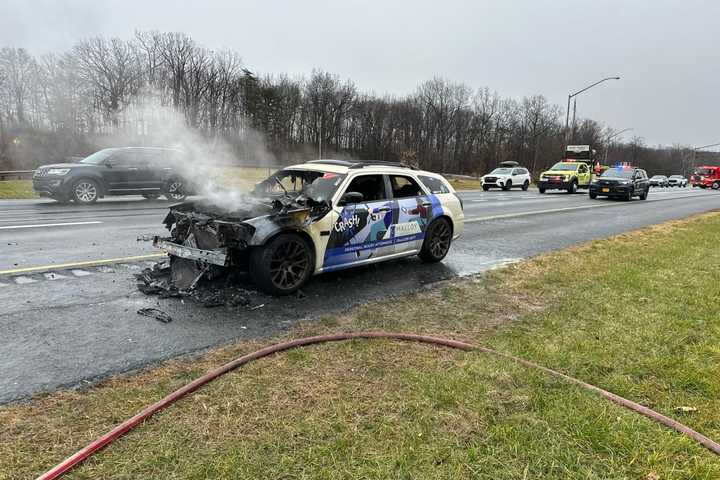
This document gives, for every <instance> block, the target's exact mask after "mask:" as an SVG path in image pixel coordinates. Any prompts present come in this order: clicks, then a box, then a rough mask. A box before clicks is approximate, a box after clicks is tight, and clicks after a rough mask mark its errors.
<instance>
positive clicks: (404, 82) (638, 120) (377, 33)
mask: <svg viewBox="0 0 720 480" xmlns="http://www.w3.org/2000/svg"><path fill="white" fill-rule="evenodd" d="M719 19H720V1H717V0H715V1H699V0H685V1H680V0H676V1H668V0H626V1H614V0H613V1H603V0H594V1H587V0H577V1H570V0H555V1H549V0H492V1H489V0H475V1H461V0H435V1H428V0H396V1H392V0H385V1H379V0H365V1H357V0H335V1H321V0H305V1H301V0H295V1H290V0H288V1H280V0H277V1H276V0H259V1H254V0H204V1H181V0H144V1H137V0H121V1H116V0H61V1H60V0H42V1H41V0H2V2H1V5H0V46H18V47H25V48H28V49H29V50H31V51H32V52H33V53H43V52H46V51H61V50H64V49H67V48H69V47H71V46H72V44H73V43H74V42H75V41H76V40H77V39H79V38H83V37H90V36H94V35H106V36H119V37H122V38H130V37H131V36H132V34H133V32H134V31H135V30H136V29H139V30H151V29H157V30H162V31H181V32H185V33H188V34H190V35H191V36H192V37H193V38H194V39H195V40H196V41H197V42H198V43H200V44H203V45H205V46H206V47H209V48H212V49H233V50H236V51H237V52H239V53H240V55H241V56H242V58H243V60H244V62H245V64H246V65H247V66H248V67H249V68H250V69H254V70H255V71H258V72H260V73H281V72H287V73H290V74H302V73H308V72H310V71H311V70H312V69H313V68H320V69H323V70H327V71H330V72H333V73H337V74H339V75H340V76H341V77H343V78H350V79H352V80H353V81H354V82H355V84H356V85H357V87H358V88H359V89H360V90H363V91H374V92H376V93H379V94H382V93H393V94H398V95H402V94H406V93H410V92H412V91H414V90H415V88H416V87H417V85H418V84H419V83H420V82H422V81H423V80H426V79H429V78H432V77H433V76H435V75H440V76H443V77H445V78H448V79H451V80H453V81H459V82H464V83H466V84H468V85H470V86H472V87H473V88H478V87H483V86H488V87H490V89H492V90H496V91H498V92H499V93H500V94H501V95H503V96H514V97H518V98H520V97H522V96H524V95H532V94H536V93H541V94H543V95H545V96H546V97H548V98H549V99H550V100H551V101H552V102H554V103H558V104H560V105H563V108H564V106H565V102H566V101H567V94H568V93H569V92H571V91H576V90H579V89H581V88H583V87H584V86H586V85H587V84H589V83H593V82H594V81H596V80H598V79H600V78H603V77H606V76H615V75H618V76H620V77H622V78H621V80H619V81H610V82H606V83H605V84H603V85H600V86H598V87H596V88H594V89H593V90H591V91H589V92H587V93H585V94H583V95H581V96H579V97H578V115H581V116H584V117H590V118H593V119H595V120H597V121H600V122H603V123H606V124H609V125H611V126H613V127H614V128H617V129H622V128H629V127H632V128H634V131H633V132H631V134H635V135H638V136H641V137H643V138H644V139H645V141H646V142H648V143H649V144H652V145H654V144H671V143H675V142H678V143H683V144H690V145H695V146H698V145H704V144H709V143H715V142H720V129H719V128H718V122H717V112H718V105H719V100H720V91H719V90H718V84H719V82H720V55H718V47H720V42H719V41H718V40H720V28H719V26H718V20H719ZM626 138H627V137H626Z"/></svg>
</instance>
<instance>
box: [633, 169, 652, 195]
mask: <svg viewBox="0 0 720 480" xmlns="http://www.w3.org/2000/svg"><path fill="white" fill-rule="evenodd" d="M649 190H650V182H648V177H647V174H646V173H645V171H644V170H636V171H635V191H636V192H647V191H649Z"/></svg>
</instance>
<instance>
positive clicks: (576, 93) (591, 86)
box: [565, 77, 620, 145]
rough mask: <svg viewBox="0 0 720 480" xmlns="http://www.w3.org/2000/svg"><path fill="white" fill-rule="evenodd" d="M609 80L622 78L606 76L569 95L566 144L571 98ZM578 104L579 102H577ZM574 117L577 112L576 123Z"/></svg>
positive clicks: (566, 133)
mask: <svg viewBox="0 0 720 480" xmlns="http://www.w3.org/2000/svg"><path fill="white" fill-rule="evenodd" d="M608 80H620V77H606V78H603V79H602V80H598V81H597V82H595V83H593V84H592V85H588V86H587V87H585V88H583V89H582V90H578V91H577V92H575V93H571V94H569V95H568V101H567V110H566V111H565V145H567V143H568V126H569V123H570V100H572V99H573V98H574V97H576V96H578V95H580V94H581V93H583V92H585V91H587V90H590V89H591V88H593V87H594V86H596V85H600V84H601V83H603V82H607V81H608ZM576 105H577V104H576ZM574 117H575V114H573V123H574Z"/></svg>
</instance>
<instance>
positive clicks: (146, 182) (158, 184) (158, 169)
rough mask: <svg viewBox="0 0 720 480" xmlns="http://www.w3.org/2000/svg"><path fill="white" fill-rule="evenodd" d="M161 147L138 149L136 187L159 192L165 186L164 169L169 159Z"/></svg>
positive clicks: (144, 190) (143, 190)
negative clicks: (164, 155) (165, 156)
mask: <svg viewBox="0 0 720 480" xmlns="http://www.w3.org/2000/svg"><path fill="white" fill-rule="evenodd" d="M163 153H164V152H163V150H160V149H138V150H137V151H136V157H137V163H136V166H137V171H136V183H135V186H134V188H136V189H137V190H141V191H142V192H157V191H160V189H161V188H162V187H163V178H164V171H163V168H164V167H165V166H167V164H168V160H167V159H165V158H164V157H163Z"/></svg>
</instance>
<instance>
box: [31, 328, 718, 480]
mask: <svg viewBox="0 0 720 480" xmlns="http://www.w3.org/2000/svg"><path fill="white" fill-rule="evenodd" d="M358 338H365V339H369V338H389V339H394V340H405V341H411V342H420V343H429V344H433V345H440V346H444V347H448V348H456V349H460V350H467V351H470V350H479V351H481V352H485V353H490V354H492V355H496V356H499V357H503V358H507V359H510V360H512V361H514V362H517V363H519V364H521V365H524V366H527V367H532V368H537V369H539V370H542V371H544V372H546V373H549V374H551V375H554V376H556V377H559V378H561V379H563V380H566V381H568V382H570V383H574V384H576V385H579V386H581V387H583V388H585V389H587V390H590V391H592V392H595V393H597V394H599V395H601V396H602V397H604V398H607V399H608V400H610V401H612V402H615V403H617V404H618V405H622V406H623V407H625V408H628V409H630V410H633V411H635V412H637V413H640V414H642V415H645V416H646V417H648V418H650V419H652V420H654V421H656V422H658V423H661V424H663V425H665V426H667V427H670V428H672V429H674V430H676V431H678V432H680V433H682V434H684V435H686V436H688V437H689V438H691V439H693V440H695V441H696V442H698V443H700V444H701V445H703V446H704V447H706V448H707V449H708V450H710V451H712V452H713V453H715V454H717V455H720V444H718V443H717V442H715V441H713V440H712V439H710V438H708V437H706V436H705V435H702V434H701V433H698V432H696V431H695V430H693V429H691V428H690V427H687V426H685V425H683V424H682V423H680V422H677V421H675V420H673V419H671V418H668V417H666V416H665V415H662V414H660V413H658V412H656V411H654V410H651V409H650V408H647V407H644V406H642V405H640V404H638V403H635V402H633V401H630V400H627V399H625V398H623V397H620V396H618V395H615V394H614V393H611V392H608V391H607V390H603V389H602V388H599V387H596V386H594V385H590V384H589V383H585V382H583V381H582V380H578V379H576V378H573V377H570V376H568V375H565V374H564V373H560V372H558V371H556V370H552V369H550V368H547V367H543V366H540V365H537V364H535V363H532V362H529V361H527V360H523V359H521V358H518V357H515V356H513V355H509V354H507V353H502V352H498V351H496V350H492V349H490V348H487V347H476V346H473V345H471V344H469V343H464V342H460V341H457V340H451V339H446V338H438V337H431V336H425V335H415V334H411V333H392V332H352V333H337V334H332V335H318V336H315V337H306V338H299V339H297V340H291V341H288V342H283V343H278V344H275V345H271V346H269V347H265V348H262V349H260V350H257V351H255V352H253V353H249V354H247V355H243V356H242V357H239V358H236V359H235V360H232V361H230V362H228V363H226V364H225V365H223V366H221V367H218V368H216V369H215V370H211V371H210V372H208V373H206V374H205V375H203V376H202V377H199V378H197V379H195V380H193V381H192V382H190V383H188V384H187V385H185V386H183V387H181V388H179V389H178V390H175V391H174V392H172V393H171V394H170V395H168V396H166V397H165V398H163V399H162V400H160V401H158V402H156V403H154V404H152V405H150V406H149V407H147V408H146V409H145V410H143V411H142V412H140V413H138V414H137V415H135V416H134V417H132V418H130V419H129V420H126V421H125V422H123V423H121V424H120V425H118V426H116V427H115V428H113V429H112V430H110V431H109V432H108V433H106V434H105V435H103V436H101V437H100V438H98V439H96V440H94V441H93V442H92V443H90V444H89V445H87V446H86V447H85V448H83V449H82V450H80V451H78V452H77V453H75V454H74V455H72V456H71V457H68V458H67V459H65V460H64V461H62V462H61V463H60V464H58V465H57V466H55V467H54V468H52V469H51V470H48V471H47V472H45V473H44V474H42V475H40V476H39V477H38V480H50V479H55V478H59V477H60V476H62V475H63V474H65V473H67V472H68V471H69V470H71V469H72V468H73V467H74V466H75V465H78V464H79V463H81V462H83V461H84V460H86V459H87V458H88V457H90V456H91V455H93V454H94V453H95V452H97V451H98V450H100V449H102V448H103V447H105V446H107V445H109V444H110V443H112V442H113V441H114V440H115V439H117V438H119V437H121V436H122V435H124V434H126V433H127V432H129V431H130V430H132V429H133V428H135V427H136V426H137V425H139V424H140V423H142V422H144V421H145V420H147V419H148V418H150V417H151V416H152V415H154V414H155V413H157V412H159V411H161V410H163V409H165V408H166V407H168V406H170V405H171V404H172V403H174V402H176V401H177V400H179V399H181V398H183V397H184V396H185V395H188V394H190V393H192V392H194V391H195V390H197V389H198V388H200V387H202V386H203V385H205V384H207V383H209V382H211V381H213V380H215V379H216V378H218V377H220V376H221V375H224V374H226V373H228V372H230V371H231V370H234V369H236V368H238V367H240V366H242V365H245V364H246V363H249V362H251V361H253V360H257V359H259V358H263V357H267V356H268V355H272V354H274V353H278V352H282V351H285V350H290V349H292V348H297V347H303V346H306V345H312V344H316V343H325V342H337V341H340V340H352V339H358Z"/></svg>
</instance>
